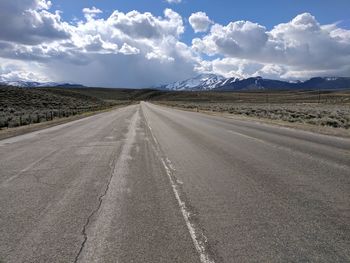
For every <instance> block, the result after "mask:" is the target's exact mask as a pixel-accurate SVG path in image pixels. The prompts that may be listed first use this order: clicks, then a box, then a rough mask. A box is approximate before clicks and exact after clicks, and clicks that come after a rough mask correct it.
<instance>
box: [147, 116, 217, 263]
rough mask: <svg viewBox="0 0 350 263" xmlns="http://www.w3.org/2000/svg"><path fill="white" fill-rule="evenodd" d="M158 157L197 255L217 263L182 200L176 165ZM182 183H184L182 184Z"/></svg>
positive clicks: (158, 146)
mask: <svg viewBox="0 0 350 263" xmlns="http://www.w3.org/2000/svg"><path fill="white" fill-rule="evenodd" d="M144 115H145V119H146V123H147V126H148V128H149V130H150V134H151V136H152V139H153V141H154V142H155V144H156V147H157V148H158V149H160V145H159V143H158V141H157V139H156V138H155V136H154V134H153V131H152V128H151V126H150V121H149V120H148V118H147V116H146V115H147V114H146V112H145V111H144ZM154 150H155V152H156V154H157V156H158V157H159V158H160V160H161V162H162V164H163V166H164V168H165V171H166V173H167V176H168V178H169V181H170V184H171V187H172V190H173V193H174V195H175V198H176V200H177V203H178V205H179V207H180V211H181V214H182V216H183V218H184V220H185V223H186V226H187V229H188V232H189V234H190V236H191V239H192V242H193V244H194V246H195V248H196V251H197V253H198V254H199V258H200V261H201V262H202V263H215V261H214V260H213V259H211V257H210V256H209V252H208V251H207V249H206V244H207V242H208V239H207V238H206V236H205V235H204V233H203V232H202V231H201V230H200V229H199V228H198V227H197V226H196V225H195V224H194V222H192V221H191V212H190V211H189V209H188V205H186V202H185V201H184V200H182V198H181V195H180V192H179V189H178V188H179V186H178V183H177V182H176V181H175V180H174V176H173V171H175V167H174V165H173V164H172V163H171V161H170V160H169V158H168V157H162V156H161V154H160V150H157V149H154ZM181 183H182V182H181Z"/></svg>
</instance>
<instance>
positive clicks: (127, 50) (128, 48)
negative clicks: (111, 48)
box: [119, 43, 140, 55]
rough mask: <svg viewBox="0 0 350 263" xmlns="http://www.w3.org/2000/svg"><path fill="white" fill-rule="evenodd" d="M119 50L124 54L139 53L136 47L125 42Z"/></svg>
mask: <svg viewBox="0 0 350 263" xmlns="http://www.w3.org/2000/svg"><path fill="white" fill-rule="evenodd" d="M119 52H120V53H122V54H124V55H136V54H139V53H140V50H139V49H138V48H136V47H132V46H130V45H128V44H127V43H124V44H123V46H122V48H121V49H120V50H119Z"/></svg>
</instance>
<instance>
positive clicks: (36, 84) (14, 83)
mask: <svg viewBox="0 0 350 263" xmlns="http://www.w3.org/2000/svg"><path fill="white" fill-rule="evenodd" d="M0 85H2V86H13V87H20V88H40V87H67V88H78V87H84V86H83V85H81V84H72V83H60V82H37V81H22V80H18V81H0Z"/></svg>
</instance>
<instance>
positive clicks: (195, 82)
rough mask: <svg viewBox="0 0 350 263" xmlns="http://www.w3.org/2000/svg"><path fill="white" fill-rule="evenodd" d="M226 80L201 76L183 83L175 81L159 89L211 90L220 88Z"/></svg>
mask: <svg viewBox="0 0 350 263" xmlns="http://www.w3.org/2000/svg"><path fill="white" fill-rule="evenodd" d="M224 80H226V79H225V78H224V77H222V76H220V75H215V74H201V75H198V76H197V77H195V78H191V79H187V80H184V81H177V82H174V83H171V84H168V85H163V86H161V87H159V88H160V89H165V90H174V91H176V90H177V91H180V90H192V91H195V90H212V89H215V88H217V87H219V86H220V84H221V83H222V82H223V81H224Z"/></svg>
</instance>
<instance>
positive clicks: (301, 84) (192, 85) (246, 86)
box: [159, 74, 350, 91]
mask: <svg viewBox="0 0 350 263" xmlns="http://www.w3.org/2000/svg"><path fill="white" fill-rule="evenodd" d="M159 88H160V89H165V90H173V91H201V90H217V91H234V90H302V89H309V90H316V89H324V90H325V89H350V78H345V77H316V78H311V79H309V80H306V81H282V80H273V79H264V78H262V77H251V78H246V79H238V78H224V77H222V76H217V75H214V74H203V75H199V76H197V77H195V78H193V79H187V80H184V81H178V82H175V83H172V84H169V85H163V86H161V87H159Z"/></svg>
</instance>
